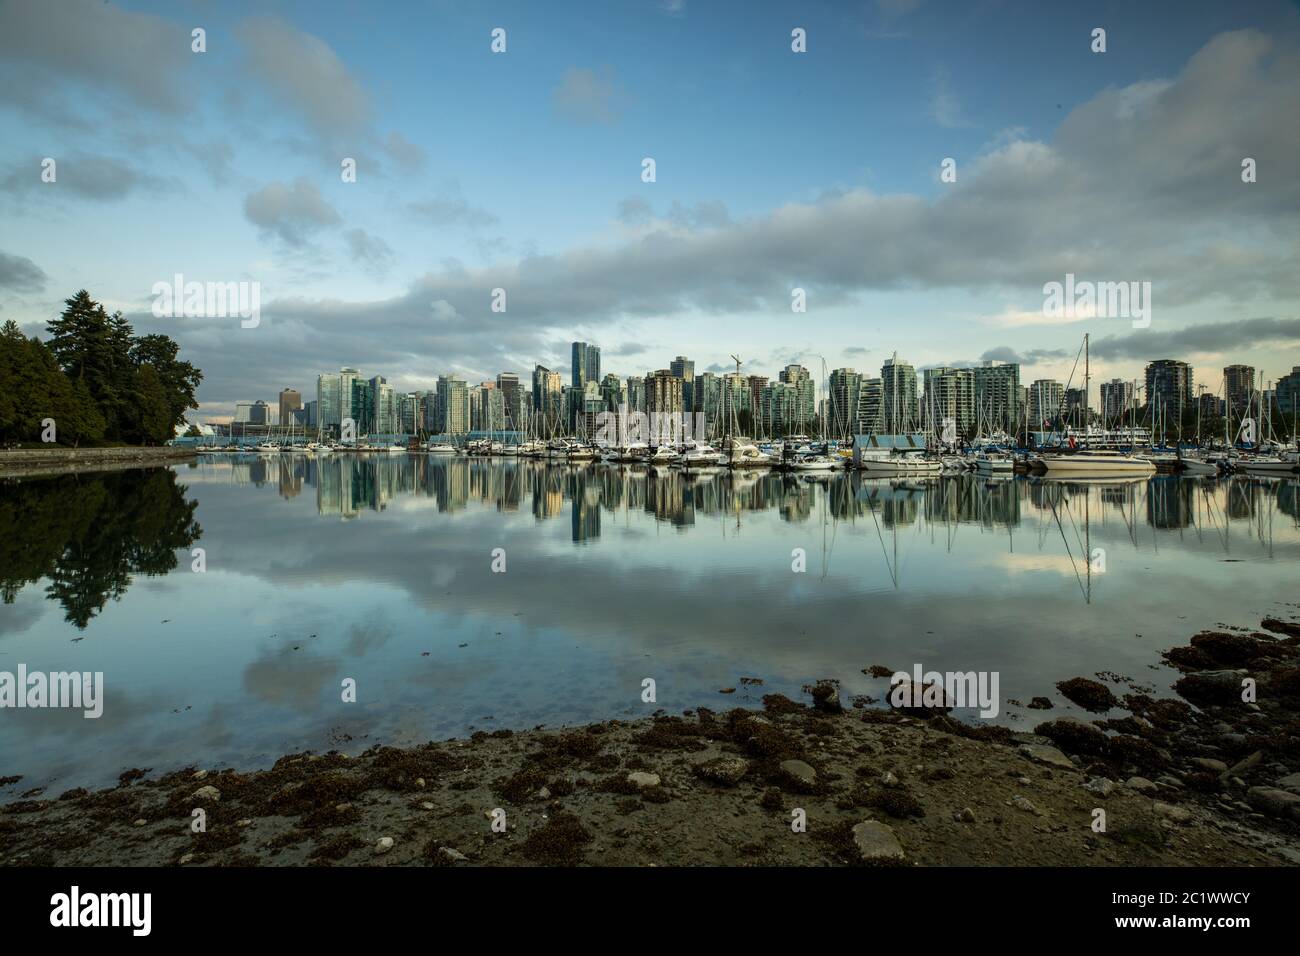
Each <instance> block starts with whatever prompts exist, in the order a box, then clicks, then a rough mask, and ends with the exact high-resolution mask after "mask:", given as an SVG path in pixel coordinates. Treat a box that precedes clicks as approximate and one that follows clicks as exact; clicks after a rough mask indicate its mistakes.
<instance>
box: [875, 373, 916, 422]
mask: <svg viewBox="0 0 1300 956" xmlns="http://www.w3.org/2000/svg"><path fill="white" fill-rule="evenodd" d="M880 381H881V384H882V385H883V392H882V395H881V399H882V401H883V404H884V407H883V408H882V409H881V414H882V416H883V418H884V424H883V426H882V428H883V430H884V431H885V432H886V433H887V434H891V435H902V434H906V433H907V432H910V431H912V430H913V429H915V428H918V427H920V416H919V414H918V407H917V398H916V369H914V368H913V367H912V365H911V363H910V362H906V361H903V360H901V359H899V358H887V359H885V364H884V365H882V366H881V368H880Z"/></svg>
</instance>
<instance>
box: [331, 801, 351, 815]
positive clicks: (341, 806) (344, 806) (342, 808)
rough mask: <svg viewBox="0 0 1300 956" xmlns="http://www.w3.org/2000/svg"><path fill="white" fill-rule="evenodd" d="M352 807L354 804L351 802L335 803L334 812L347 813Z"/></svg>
mask: <svg viewBox="0 0 1300 956" xmlns="http://www.w3.org/2000/svg"><path fill="white" fill-rule="evenodd" d="M351 809H352V804H350V803H336V804H334V812H335V813H347V812H348V811H349V810H351Z"/></svg>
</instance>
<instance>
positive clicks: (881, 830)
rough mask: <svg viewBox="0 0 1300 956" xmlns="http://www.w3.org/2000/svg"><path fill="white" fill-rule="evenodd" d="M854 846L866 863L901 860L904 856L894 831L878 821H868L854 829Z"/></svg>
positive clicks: (859, 856)
mask: <svg viewBox="0 0 1300 956" xmlns="http://www.w3.org/2000/svg"><path fill="white" fill-rule="evenodd" d="M853 846H854V847H855V848H856V849H857V851H858V858H859V859H860V860H862V862H864V863H882V862H890V861H895V860H901V859H903V855H904V854H903V845H902V844H901V843H899V842H898V837H897V836H895V835H894V831H893V829H892V828H891V827H889V826H887V825H886V824H884V823H880V822H878V821H876V820H866V821H864V822H863V823H859V824H858V825H857V826H855V827H854V828H853Z"/></svg>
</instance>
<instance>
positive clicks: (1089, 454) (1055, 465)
mask: <svg viewBox="0 0 1300 956" xmlns="http://www.w3.org/2000/svg"><path fill="white" fill-rule="evenodd" d="M1039 461H1040V465H1041V467H1042V469H1043V473H1044V474H1046V475H1047V477H1049V478H1143V477H1147V476H1150V475H1154V474H1155V473H1156V466H1155V465H1154V464H1153V463H1151V462H1150V461H1147V460H1146V459H1145V458H1137V457H1134V456H1133V455H1123V454H1120V453H1119V452H1117V451H1110V450H1107V449H1101V448H1095V449H1084V450H1083V451H1076V452H1074V453H1073V454H1065V455H1044V456H1043V457H1042V458H1041V459H1039Z"/></svg>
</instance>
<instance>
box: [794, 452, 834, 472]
mask: <svg viewBox="0 0 1300 956" xmlns="http://www.w3.org/2000/svg"><path fill="white" fill-rule="evenodd" d="M781 467H782V468H784V469H785V470H787V471H793V472H799V473H815V472H821V473H828V472H833V471H840V470H842V469H843V468H844V463H843V461H841V460H840V459H839V458H838V456H837V457H835V458H831V457H830V456H829V455H796V456H794V457H793V458H787V459H786V460H784V461H783V462H782V463H781Z"/></svg>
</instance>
